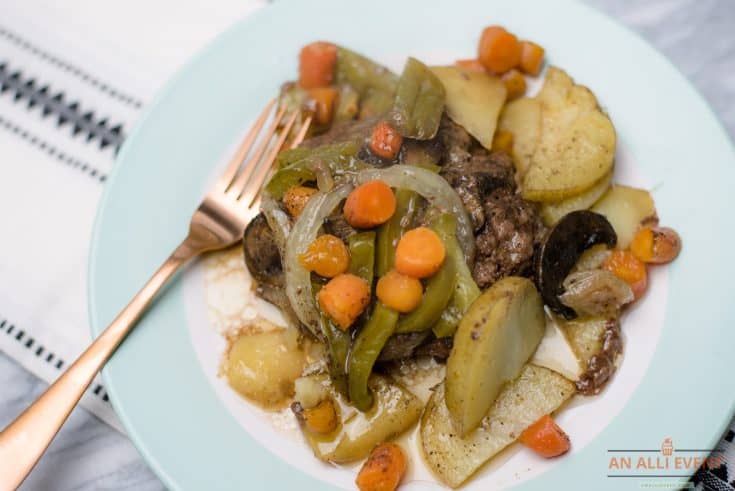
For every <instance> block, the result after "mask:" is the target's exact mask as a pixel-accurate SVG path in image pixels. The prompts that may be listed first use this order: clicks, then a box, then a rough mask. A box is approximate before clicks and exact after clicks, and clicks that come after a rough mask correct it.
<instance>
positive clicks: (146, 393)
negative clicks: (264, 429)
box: [89, 0, 735, 490]
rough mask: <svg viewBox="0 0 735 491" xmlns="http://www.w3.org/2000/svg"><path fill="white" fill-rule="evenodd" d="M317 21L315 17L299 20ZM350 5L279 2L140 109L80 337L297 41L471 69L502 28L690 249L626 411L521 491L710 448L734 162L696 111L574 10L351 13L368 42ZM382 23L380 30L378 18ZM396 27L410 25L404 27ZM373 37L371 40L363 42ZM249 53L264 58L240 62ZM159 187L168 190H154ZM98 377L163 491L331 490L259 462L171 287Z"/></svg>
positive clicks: (159, 239)
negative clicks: (653, 453)
mask: <svg viewBox="0 0 735 491" xmlns="http://www.w3.org/2000/svg"><path fill="white" fill-rule="evenodd" d="M316 5H318V6H319V7H321V8H320V9H319V11H320V12H321V15H320V16H319V17H318V18H317V17H315V16H313V15H311V12H313V9H315V8H316ZM357 5H358V4H356V3H350V2H339V1H337V0H320V1H319V2H308V3H307V2H295V1H281V2H279V3H277V4H274V5H271V6H268V7H266V8H264V9H262V10H260V11H258V12H255V13H254V14H252V15H251V16H249V17H248V18H247V19H245V20H243V21H242V22H240V23H238V24H237V25H235V26H234V27H232V28H231V29H230V30H228V31H227V32H225V33H224V34H222V35H221V36H219V37H218V38H217V39H216V40H215V41H213V42H212V43H211V44H210V45H209V46H208V47H207V48H206V49H205V50H204V51H203V52H202V53H200V54H199V55H198V56H196V57H195V58H193V59H192V60H191V61H190V62H189V63H188V64H187V65H186V66H185V67H184V68H182V69H181V70H180V71H179V73H178V74H177V75H176V76H175V77H174V78H173V79H172V80H171V81H170V82H169V83H168V84H167V85H166V86H165V87H164V88H163V89H162V90H161V92H160V93H159V94H158V95H157V97H156V98H155V100H154V102H153V103H152V104H150V105H149V106H148V109H147V110H146V111H145V112H144V115H143V116H142V118H141V120H140V122H139V123H138V125H137V127H136V128H135V130H134V131H133V133H132V134H131V135H130V136H129V137H128V138H127V141H126V143H125V146H124V147H123V149H122V151H121V153H120V156H119V158H118V162H117V165H116V168H115V169H114V170H113V172H112V173H111V175H110V178H109V180H108V183H107V185H106V188H105V191H104V194H103V197H102V199H101V204H100V208H99V211H98V214H97V218H96V221H95V227H94V232H93V237H92V245H91V253H90V264H89V299H90V300H89V313H90V322H91V326H92V333H93V334H95V335H96V334H98V333H99V332H100V331H101V329H102V328H103V327H104V326H105V325H107V323H109V321H110V320H111V319H112V318H113V317H114V315H115V314H116V313H117V312H118V311H119V310H120V308H121V307H122V306H123V305H125V303H126V302H127V300H129V299H130V298H131V297H132V295H133V294H134V293H135V291H137V289H138V288H139V286H140V285H142V284H143V282H144V281H145V280H146V279H147V278H148V277H149V275H150V274H151V272H152V271H154V270H155V268H156V267H157V266H158V265H159V264H160V262H161V261H162V260H163V259H164V258H165V257H166V256H167V254H168V253H169V252H170V251H171V250H172V249H173V247H174V246H175V245H176V243H177V240H178V239H180V238H181V237H182V236H183V233H184V231H185V230H186V225H187V224H188V219H189V215H190V210H192V209H193V208H194V207H195V206H196V204H197V202H198V199H199V197H200V194H201V192H202V189H203V183H204V182H206V181H207V179H208V178H209V177H210V175H211V172H212V163H213V161H214V160H216V159H217V158H219V156H221V155H222V153H223V151H224V150H225V149H227V148H228V147H229V145H231V143H232V142H233V141H235V139H236V137H237V135H238V133H239V132H240V131H241V130H242V124H243V121H245V120H247V119H248V118H250V117H252V116H253V115H254V114H256V111H257V110H258V107H259V106H260V105H261V104H262V101H265V100H267V98H268V97H269V96H271V95H272V94H273V92H274V90H275V89H276V87H277V86H278V84H279V83H280V82H281V81H283V80H286V79H288V78H292V77H293V73H295V63H294V61H293V60H294V59H295V55H296V52H297V50H298V48H299V47H300V46H301V45H302V44H304V42H307V41H310V40H313V38H314V37H315V36H318V37H320V38H327V39H332V40H335V41H337V42H340V43H343V44H345V45H348V46H350V47H353V48H355V49H358V50H360V51H363V52H365V53H366V54H368V55H372V56H375V57H376V58H377V59H384V57H386V56H390V55H392V54H393V55H395V54H396V53H397V52H398V53H401V54H403V53H404V50H405V51H406V53H405V54H409V53H408V52H409V51H410V52H411V53H414V52H417V54H420V53H421V52H426V51H427V50H432V49H434V50H442V49H447V50H449V51H451V50H453V49H454V50H456V53H465V56H468V55H470V54H471V53H472V50H473V49H474V39H476V36H477V33H478V32H479V30H480V27H481V26H483V25H486V24H491V23H498V24H503V25H506V26H508V27H509V28H510V29H511V30H513V31H515V32H519V33H524V34H527V35H528V36H529V37H531V38H533V39H535V40H537V41H539V42H540V43H541V44H544V45H545V46H546V47H547V49H548V53H549V56H550V57H551V59H552V62H554V63H556V64H559V65H560V66H562V67H564V68H566V69H568V70H569V71H570V73H571V74H572V75H573V76H575V78H578V79H579V80H582V81H584V83H586V84H588V85H590V86H591V87H592V88H593V90H595V92H596V93H597V94H598V96H599V98H600V100H601V101H602V103H603V105H605V106H606V108H607V109H608V111H609V112H610V114H611V116H612V118H613V121H614V122H615V123H616V126H617V127H618V131H619V133H620V135H621V137H622V138H623V139H624V140H625V143H626V144H627V145H628V146H629V147H630V148H631V150H632V152H633V154H634V155H635V156H636V161H637V162H638V163H640V165H641V166H642V168H643V170H644V171H645V172H646V174H647V175H651V176H655V177H657V178H659V179H660V180H661V182H662V183H663V184H662V185H661V186H660V189H659V190H658V191H657V194H656V200H657V205H658V208H659V210H660V212H661V214H662V215H663V218H664V219H665V221H666V223H668V224H670V225H672V226H675V227H676V228H677V229H678V230H679V231H680V232H681V234H682V236H683V238H684V241H685V248H684V252H683V253H682V256H681V257H680V259H679V260H678V261H677V263H675V264H674V265H673V266H672V267H671V274H670V289H669V298H668V303H667V313H666V323H665V326H664V331H663V333H662V336H661V340H660V341H659V344H658V346H657V349H656V352H655V354H654V358H653V360H652V362H651V365H650V367H649V370H648V372H647V373H646V374H645V377H644V379H643V381H642V382H641V384H640V386H639V387H638V388H637V389H636V391H635V393H634V395H633V396H632V398H631V400H630V401H629V402H628V404H627V405H626V407H625V408H624V410H623V411H622V412H621V413H620V414H619V415H618V416H617V417H616V418H615V419H614V420H613V422H612V423H611V424H610V425H609V426H608V427H607V428H606V429H605V430H604V431H603V432H602V433H601V434H600V435H598V436H597V437H596V438H595V440H594V441H593V442H592V443H590V444H589V445H588V446H587V447H585V448H584V449H583V450H582V451H581V452H579V453H577V454H575V455H573V456H572V457H570V458H566V459H562V460H561V461H560V462H559V463H558V465H556V466H555V467H554V468H553V469H552V470H550V471H549V472H547V473H545V474H544V475H543V477H542V478H537V479H534V480H531V481H528V482H525V483H523V484H522V485H521V486H520V488H523V489H529V490H530V489H549V488H550V489H556V488H557V487H561V486H562V485H568V484H569V482H570V481H569V480H570V479H572V478H573V479H574V481H573V482H574V484H575V486H584V484H588V485H590V486H592V485H594V486H595V488H596V489H621V483H620V482H619V481H616V480H613V479H606V478H605V470H606V468H607V467H606V466H607V464H606V462H607V460H606V459H607V455H606V449H610V448H615V447H618V448H620V447H623V448H626V447H627V448H631V447H632V448H636V446H637V447H639V448H648V447H650V446H651V445H656V444H657V443H658V442H660V440H661V439H662V438H663V437H672V438H673V439H674V440H675V441H677V442H681V443H682V444H683V445H686V446H687V447H689V448H695V447H696V448H712V447H713V446H714V445H715V444H716V443H717V440H718V438H719V437H720V436H721V434H722V432H723V431H724V430H725V427H726V424H727V423H728V421H729V418H730V416H731V415H732V413H733V410H734V409H735V380H733V379H731V378H728V377H726V376H725V378H718V377H717V375H724V374H727V373H729V372H731V371H732V369H731V365H730V361H729V360H730V359H731V354H730V352H731V350H732V346H735V334H734V333H733V330H732V329H731V328H730V326H732V325H733V321H735V307H733V306H732V305H731V302H730V298H728V284H729V283H728V279H729V278H731V277H732V273H733V265H732V261H727V258H728V255H727V253H728V252H729V251H728V248H727V246H728V245H729V244H731V243H732V240H733V233H732V231H730V230H728V227H723V226H722V225H724V224H728V223H729V222H728V220H729V216H728V212H729V209H730V205H731V201H732V200H731V199H730V196H729V194H728V192H729V188H728V187H729V185H731V183H732V182H733V177H735V176H734V173H735V171H734V169H735V166H733V164H735V151H734V150H733V146H732V143H731V142H730V140H729V138H728V136H727V134H726V133H725V131H724V129H723V128H722V126H721V124H720V123H719V122H718V120H717V118H716V117H715V116H714V115H713V113H712V111H711V109H710V108H709V107H708V106H707V103H706V102H705V101H704V99H703V98H702V97H701V96H700V95H699V94H698V93H697V92H696V90H695V89H694V88H693V87H691V85H689V83H688V82H687V81H686V80H685V79H684V77H683V76H682V75H681V74H679V73H678V71H677V70H676V69H675V68H674V67H673V66H672V65H671V64H670V63H669V62H668V61H667V60H666V59H665V58H664V57H663V56H661V55H660V54H658V53H657V52H656V51H655V50H654V49H653V48H651V47H650V46H649V45H647V44H646V43H645V41H643V40H642V39H640V38H639V37H638V36H637V35H634V34H632V33H631V32H630V31H628V30H627V29H624V28H621V27H620V26H619V25H617V24H616V23H614V22H613V21H611V20H610V19H608V18H606V17H605V16H603V15H602V14H600V13H598V12H597V11H595V10H593V9H591V8H589V7H586V6H584V5H580V4H577V3H576V2H569V1H559V2H555V3H553V4H551V3H547V2H544V3H543V4H542V3H535V2H531V1H524V2H512V3H511V2H505V1H492V2H480V1H475V0H463V1H461V2H452V4H451V5H450V4H449V3H443V4H427V3H425V2H418V1H417V0H412V1H404V2H400V3H398V2H390V1H388V0H377V1H373V2H371V5H372V9H371V10H370V11H365V10H361V11H360V14H359V16H360V24H361V25H360V27H361V28H363V30H359V29H355V28H354V26H353V25H351V24H349V22H348V21H354V16H355V14H354V9H356V8H357ZM351 7H352V8H351ZM385 11H390V12H392V17H390V18H387V19H386V18H385V17H379V16H377V14H374V13H373V12H385ZM471 12H485V13H484V14H483V15H477V14H472V15H470V14H468V13H471ZM524 12H529V13H524ZM532 13H533V15H532ZM304 19H309V27H310V29H309V30H308V32H307V30H306V29H305V27H304ZM405 19H410V20H412V21H413V22H414V24H413V25H414V26H415V27H413V28H411V29H407V27H406V26H407V25H409V24H408V23H407V22H406V21H405ZM341 22H342V23H344V24H340V23H341ZM376 25H379V26H380V29H379V34H377V35H376V31H374V30H373V31H369V29H367V28H365V26H376ZM448 25H449V26H454V27H453V28H451V29H450V28H447V27H446V26H448ZM460 26H461V27H460ZM553 26H557V28H556V29H555V28H554V27H553ZM562 27H563V28H562ZM441 28H444V29H445V30H441ZM276 31H278V33H279V34H278V35H277V36H276V35H274V34H273V33H274V32H276ZM424 32H441V33H442V34H443V35H442V36H434V37H425V36H422V33H424ZM468 33H469V34H468ZM264 39H267V40H268V41H269V43H271V44H268V48H267V51H265V50H264V49H262V46H261V45H259V44H258V43H257V42H256V41H258V40H264ZM579 39H584V40H585V43H583V45H580V44H579V43H578V40H579ZM391 43H392V44H391ZM253 46H255V47H257V48H258V49H252V48H251V49H248V48H247V47H253ZM392 46H398V48H397V49H393V48H392ZM573 46H575V47H576V49H571V48H572V47H573ZM565 47H566V48H567V49H565ZM456 53H455V55H456ZM601 53H602V54H604V55H605V61H606V63H604V64H600V63H599V58H600V54H601ZM446 61H447V62H449V61H451V59H447V60H446ZM238 63H241V64H242V66H240V65H238ZM258 70H260V72H257V71H258ZM654 83H655V84H656V85H655V86H654V85H653V84H654ZM695 143H696V145H695ZM171 176H173V177H175V178H176V183H177V185H176V187H175V189H172V188H171V187H170V186H169V187H166V186H165V183H166V182H167V180H168V179H169V178H170V177H171ZM715 176H716V178H715ZM687 199H688V200H691V202H689V203H685V201H686V200H687ZM718 225H719V226H718ZM701 285H705V286H707V287H708V288H703V287H701ZM103 377H104V381H105V384H106V387H107V390H108V393H109V395H110V398H111V401H112V403H113V406H114V407H115V410H116V411H117V414H118V416H119V417H120V420H121V421H122V423H123V425H124V426H125V428H126V430H127V432H128V435H129V436H130V437H131V439H132V440H133V442H134V443H135V445H136V446H137V447H138V449H139V450H140V452H141V454H142V455H143V456H144V458H145V459H146V460H147V461H148V463H149V464H150V465H151V468H152V469H153V470H154V471H155V472H156V474H157V475H158V476H159V477H160V478H161V479H162V481H163V482H164V483H165V484H166V485H167V487H169V488H170V489H200V488H206V489H234V488H238V487H242V486H244V485H250V486H252V485H253V484H260V485H261V487H268V488H278V489H280V488H285V487H286V486H289V487H290V486H300V487H301V488H302V489H325V487H327V486H326V485H325V484H324V483H323V482H321V481H317V480H315V479H314V478H312V477H310V476H307V475H305V474H304V473H302V472H301V471H298V470H296V469H293V470H289V471H288V472H283V466H284V464H285V465H288V464H286V463H285V462H284V461H283V460H281V459H280V458H279V457H276V456H274V455H271V454H270V453H268V452H267V451H264V450H263V449H262V448H261V447H260V446H259V445H258V444H257V443H256V442H255V441H254V440H253V439H252V438H251V437H250V436H249V435H248V434H247V433H246V432H245V431H244V430H243V429H242V428H240V427H239V426H238V425H237V423H236V422H235V421H234V419H233V418H232V417H231V416H230V415H229V413H227V411H226V410H225V409H224V407H223V406H222V405H221V404H220V403H219V401H218V400H217V398H216V396H215V394H214V391H213V390H212V388H211V387H209V385H208V383H207V381H206V379H205V377H204V374H203V373H202V371H201V369H200V367H199V365H198V363H197V361H196V356H195V354H194V351H193V348H192V346H191V343H190V340H189V337H188V335H187V334H186V328H185V318H184V301H183V294H182V288H181V285H180V282H174V283H173V284H172V285H171V286H170V287H169V288H168V289H167V291H166V292H165V293H164V294H163V295H162V296H161V298H159V300H158V302H157V303H156V305H155V307H154V308H153V309H152V310H151V311H150V312H149V313H148V314H146V316H145V317H144V319H143V320H142V321H141V325H139V326H138V327H137V329H136V330H135V331H134V332H133V334H131V336H130V337H129V339H128V340H127V341H126V342H125V343H124V345H123V346H122V347H121V348H120V349H119V350H118V352H117V353H116V354H115V356H114V358H113V359H112V360H111V361H110V363H109V364H108V366H107V367H106V368H105V369H104V370H103ZM672 381H676V383H674V382H672ZM631 485H632V483H631ZM636 488H637V484H636Z"/></svg>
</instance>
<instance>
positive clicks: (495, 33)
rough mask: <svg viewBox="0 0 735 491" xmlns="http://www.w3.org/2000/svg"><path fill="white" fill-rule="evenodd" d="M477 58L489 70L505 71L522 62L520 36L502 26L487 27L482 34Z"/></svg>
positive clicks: (499, 72) (495, 71) (498, 72)
mask: <svg viewBox="0 0 735 491" xmlns="http://www.w3.org/2000/svg"><path fill="white" fill-rule="evenodd" d="M477 58H478V59H479V60H480V63H482V64H483V66H484V67H485V68H487V69H488V70H490V71H492V72H494V73H497V74H501V73H505V72H507V71H508V70H510V69H511V68H515V67H516V66H518V63H520V61H521V44H520V43H519V42H518V38H516V37H515V36H514V35H513V34H511V33H509V32H508V31H506V30H505V29H504V28H502V27H500V26H490V27H486V28H485V29H484V30H483V31H482V35H481V36H480V44H479V46H478V47H477Z"/></svg>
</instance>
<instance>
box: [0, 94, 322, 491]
mask: <svg viewBox="0 0 735 491" xmlns="http://www.w3.org/2000/svg"><path fill="white" fill-rule="evenodd" d="M274 105H275V101H271V102H270V103H268V105H267V106H266V108H265V110H264V111H263V112H262V113H261V114H260V116H259V117H258V119H257V120H256V122H255V124H254V125H253V127H252V128H251V130H250V132H249V133H248V134H247V136H246V137H245V139H244V140H243V142H242V143H241V144H240V146H239V147H238V149H237V151H236V152H235V155H234V156H233V157H232V160H231V161H230V163H229V164H228V165H227V168H226V169H225V171H224V172H223V173H222V175H221V176H220V177H219V178H218V179H217V182H216V183H215V184H214V186H213V187H212V189H210V190H209V192H208V193H207V195H206V196H205V197H204V200H203V201H202V203H201V204H200V205H199V208H198V209H197V210H196V211H195V212H194V215H193V216H192V217H191V223H190V224H189V234H188V235H187V236H186V238H185V239H184V241H183V242H182V243H181V244H180V245H179V246H178V247H177V248H176V249H175V250H174V252H173V253H172V254H171V256H170V257H169V258H168V259H167V260H166V261H165V262H164V263H163V265H162V266H161V267H160V268H159V269H158V271H156V272H155V273H154V275H153V276H152V277H151V279H150V280H148V282H147V283H146V284H145V285H144V286H143V288H142V289H141V290H140V292H138V294H137V295H136V296H135V297H133V299H132V300H131V301H130V303H129V304H128V305H127V307H125V308H124V309H123V311H122V312H120V314H119V315H118V316H117V317H116V318H115V320H113V321H112V323H110V325H109V326H108V327H107V329H105V331H104V332H102V334H100V336H99V337H98V338H97V339H96V340H95V341H94V342H93V343H92V344H91V345H90V346H89V347H88V348H87V349H86V351H84V353H82V355H81V356H80V357H79V358H77V360H76V361H75V362H74V363H73V364H72V365H71V366H70V367H69V369H67V370H66V372H64V373H63V374H62V375H61V376H60V377H59V378H58V379H57V380H56V382H54V383H53V385H51V386H50V387H49V388H48V389H47V390H46V392H45V393H44V394H43V395H41V397H39V398H38V400H36V402H34V403H33V404H32V405H31V406H30V407H28V408H27V409H26V410H25V411H24V412H23V413H22V414H21V415H20V416H18V418H16V420H15V421H13V422H12V423H10V425H8V426H7V427H6V428H5V429H4V430H3V431H2V433H0V490H2V491H5V490H12V489H15V488H16V487H18V486H20V484H21V483H22V482H23V480H24V479H25V477H26V476H27V475H28V474H29V473H30V472H31V470H32V469H33V466H34V465H35V464H36V462H37V461H38V459H39V458H40V457H41V455H42V454H43V452H44V451H45V450H46V448H47V447H48V445H49V444H50V443H51V440H53V438H54V436H55V435H56V433H57V432H58V431H59V429H60V428H61V426H62V425H63V424H64V421H66V418H67V417H68V416H69V413H71V411H72V409H73V408H74V406H76V404H77V402H78V401H79V399H80V398H81V397H82V394H84V391H85V390H86V389H87V387H88V386H89V384H90V383H91V381H92V379H93V378H94V376H95V375H96V374H97V372H98V371H99V370H100V369H101V368H102V366H103V365H104V364H105V362H106V361H107V360H108V359H109V357H110V356H111V355H112V353H113V352H114V351H115V349H116V348H117V347H118V346H119V345H120V343H121V342H122V341H123V339H124V338H125V336H126V335H127V334H128V333H129V332H130V331H131V330H132V328H133V326H134V325H135V323H136V321H137V320H138V318H140V316H141V314H142V313H143V311H144V310H145V308H146V307H147V306H148V304H150V303H151V300H153V297H154V296H155V295H156V293H157V292H158V291H159V290H160V289H161V287H162V286H163V285H164V284H165V283H166V282H167V281H168V279H169V278H171V276H172V275H173V274H174V273H175V272H176V270H178V269H179V268H180V267H182V266H183V265H184V264H186V263H187V262H188V261H189V260H191V259H193V258H194V257H196V256H198V255H200V254H201V253H203V252H205V251H212V250H217V249H224V248H225V247H228V246H230V245H233V244H235V243H237V242H238V241H240V240H242V237H243V233H244V230H245V227H246V226H247V224H248V221H249V220H250V219H251V218H252V217H253V216H254V215H255V214H256V213H257V210H258V202H259V193H260V188H261V186H262V184H263V182H264V181H265V179H266V177H267V176H268V173H269V171H270V169H271V166H272V164H273V161H274V160H275V158H276V155H277V153H278V151H279V149H280V148H281V147H282V146H283V144H284V141H285V139H286V137H287V135H288V134H289V132H290V131H291V128H292V127H293V125H294V122H295V121H296V118H297V116H298V112H294V113H293V114H291V115H290V116H288V117H287V118H286V120H285V123H284V122H283V119H284V117H285V116H286V109H285V108H283V107H282V108H280V109H278V110H277V111H276V114H275V116H274V117H273V118H271V122H270V124H269V126H268V128H267V129H266V131H265V133H264V134H263V135H262V136H261V138H260V143H259V144H258V145H257V147H255V145H256V140H258V135H259V134H260V132H261V130H262V128H263V126H264V125H265V123H266V121H268V119H269V117H270V116H271V114H272V112H273V106H274ZM310 122H311V118H310V117H309V118H307V119H306V120H305V121H304V124H303V126H302V127H301V129H300V130H299V132H298V134H297V135H296V136H295V137H294V139H293V140H292V141H291V142H290V146H291V147H292V148H293V147H295V146H296V145H298V144H299V143H300V142H301V141H302V140H303V139H304V135H305V133H306V131H307V129H308V127H309V124H310ZM281 124H282V125H283V126H282V127H281V128H280V129H281V132H280V135H279V136H278V137H277V138H275V144H273V140H274V136H275V134H276V131H277V130H278V128H279V126H280V125H281ZM254 147H255V149H254V151H253V152H252V155H250V153H251V150H253V148H254ZM246 157H249V158H248V159H247V161H245V163H243V161H244V160H245V159H246Z"/></svg>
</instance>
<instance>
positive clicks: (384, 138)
mask: <svg viewBox="0 0 735 491" xmlns="http://www.w3.org/2000/svg"><path fill="white" fill-rule="evenodd" d="M402 144H403V137H402V136H401V134H400V133H398V131H397V130H396V129H395V128H393V126H391V125H390V123H388V122H387V121H381V122H379V123H378V124H376V125H375V128H373V133H372V134H371V135H370V151H371V152H373V153H374V154H375V155H377V156H378V157H382V158H384V159H389V160H393V159H395V158H396V156H397V155H398V152H399V151H400V150H401V145H402Z"/></svg>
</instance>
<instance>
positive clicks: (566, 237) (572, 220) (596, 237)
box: [535, 210, 617, 319]
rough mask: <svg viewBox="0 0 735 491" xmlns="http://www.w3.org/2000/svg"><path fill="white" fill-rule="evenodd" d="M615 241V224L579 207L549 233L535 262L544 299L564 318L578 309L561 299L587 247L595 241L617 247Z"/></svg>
mask: <svg viewBox="0 0 735 491" xmlns="http://www.w3.org/2000/svg"><path fill="white" fill-rule="evenodd" d="M616 241H617V236H616V234H615V230H613V228H612V225H610V222H608V221H607V219H606V218H605V217H604V216H602V215H600V214H599V213H595V212H592V211H587V210H580V211H573V212H572V213H569V214H567V215H566V216H565V217H564V218H562V219H561V220H560V221H559V223H557V224H556V225H555V226H554V228H552V229H551V230H550V231H549V232H548V234H546V237H545V238H544V240H543V242H542V243H541V249H540V250H539V251H538V260H537V261H536V265H535V268H536V285H538V288H539V290H540V291H541V296H542V297H543V299H544V303H545V304H546V305H548V307H549V308H550V309H551V310H552V311H553V312H555V313H557V314H561V315H562V316H564V318H566V319H574V318H575V317H576V316H577V313H576V312H575V311H574V310H573V309H571V308H569V307H568V306H566V305H564V304H563V303H562V302H561V300H560V299H559V295H561V294H562V293H564V286H563V283H564V280H565V279H566V277H567V275H568V274H569V272H570V271H571V270H572V268H573V267H574V265H575V264H576V262H577V260H578V259H579V258H580V256H581V255H582V254H583V253H584V251H586V250H587V249H589V248H590V247H592V246H594V245H596V244H606V245H607V246H608V247H614V246H615V243H616Z"/></svg>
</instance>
